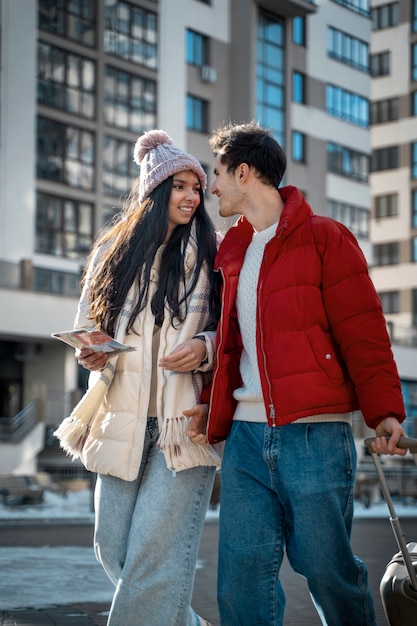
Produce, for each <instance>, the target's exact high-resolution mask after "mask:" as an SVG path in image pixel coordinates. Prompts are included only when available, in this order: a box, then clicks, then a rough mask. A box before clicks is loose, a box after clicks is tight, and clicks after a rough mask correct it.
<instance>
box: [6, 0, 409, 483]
mask: <svg viewBox="0 0 417 626" xmlns="http://www.w3.org/2000/svg"><path fill="white" fill-rule="evenodd" d="M370 15H371V13H370V6H369V2H368V0H350V1H347V0H346V1H343V0H338V1H337V2H336V1H331V0H322V1H321V2H317V3H312V2H309V1H307V0H279V1H278V0H257V1H255V0H82V1H81V0H78V1H77V0H38V1H36V2H35V1H34V0H0V31H1V32H0V34H1V37H0V41H1V44H0V45H1V48H0V55H1V58H0V215H1V223H2V227H1V229H0V303H1V306H0V473H5V472H15V473H23V472H33V471H36V469H38V468H40V469H50V468H51V463H54V464H55V465H56V464H57V463H58V461H59V452H58V451H57V449H56V442H55V441H54V438H53V437H52V435H51V433H52V431H53V430H54V428H55V427H56V425H57V424H59V423H60V421H61V420H62V419H63V418H64V417H65V416H67V415H68V414H69V412H70V411H71V408H72V407H73V406H74V404H75V402H76V400H77V398H78V397H79V396H80V394H81V393H82V391H83V389H84V388H85V385H86V371H85V370H83V369H82V368H80V367H79V366H78V365H77V364H76V362H75V359H74V356H73V350H72V349H71V348H68V347H67V346H65V345H64V344H62V343H60V342H59V341H57V340H54V339H52V338H51V333H52V332H55V331H58V330H64V329H69V328H71V327H72V323H73V318H74V314H75V310H76V305H77V299H78V295H79V282H80V276H81V272H82V268H83V265H84V263H85V259H86V255H87V253H88V250H89V248H90V246H91V243H92V241H93V239H94V236H95V234H96V233H97V231H98V230H99V229H100V228H101V227H102V226H103V225H104V224H105V223H106V221H107V220H108V219H109V218H111V216H112V215H114V213H115V212H117V211H118V210H119V209H120V207H121V205H122V202H123V198H124V197H125V195H126V194H127V192H128V191H129V189H130V186H131V182H132V180H133V179H134V177H135V176H136V175H137V173H138V170H137V166H136V165H135V164H134V162H133V159H132V150H133V145H134V143H135V141H136V139H137V136H138V135H139V134H141V133H142V132H144V131H146V130H149V129H151V128H155V127H158V128H163V129H164V130H167V132H168V133H169V134H170V135H171V136H172V137H173V139H174V141H175V143H176V145H178V146H180V147H182V148H184V149H186V150H188V151H190V152H192V153H193V154H195V155H196V156H197V157H198V158H199V159H200V161H201V162H202V163H203V165H204V166H205V167H206V169H207V172H208V177H209V181H210V178H211V162H212V155H211V152H210V149H209V146H208V143H207V136H208V134H209V133H210V131H211V129H212V128H214V127H216V126H217V125H218V124H221V123H223V122H227V121H229V120H233V121H237V122H240V121H247V120H250V119H258V120H260V121H261V122H262V123H263V124H265V125H267V126H269V127H270V128H271V129H272V130H273V132H274V133H275V135H276V137H277V139H278V140H279V141H280V142H281V143H282V144H283V146H284V148H285V150H286V153H287V155H288V170H287V174H286V180H285V182H288V183H291V184H295V185H297V186H299V187H300V188H301V189H302V190H303V191H304V192H305V194H306V196H307V199H308V200H309V201H310V203H311V204H312V206H313V208H314V210H315V211H316V212H318V213H322V214H328V215H330V216H332V217H335V218H336V219H338V220H340V221H343V222H344V223H345V224H346V225H347V226H348V227H349V228H351V229H352V231H353V232H354V233H355V235H356V236H357V237H358V240H359V242H360V245H361V246H362V248H363V250H364V252H365V254H366V256H367V257H368V258H369V259H371V258H372V247H371V240H370V223H371V222H370V216H371V206H372V201H371V188H370V186H369V162H370V154H371V133H370V131H369V119H368V111H369V106H368V105H369V99H370V94H371V77H370V67H369V46H370V38H371V20H370ZM207 205H208V207H209V210H210V212H211V214H212V216H213V219H214V220H215V221H216V223H217V225H218V227H219V228H220V229H225V228H227V227H228V225H229V224H228V223H226V222H224V221H222V220H221V219H220V218H219V217H218V215H217V209H216V201H215V199H212V198H210V197H207ZM400 369H401V368H400ZM408 374H409V371H408V370H407V377H408ZM407 377H406V378H407ZM413 380H417V373H415V374H414V379H413V378H411V381H413ZM407 381H408V378H407ZM362 434H363V431H362V430H360V431H359V432H358V436H362ZM61 456H62V455H61ZM51 457H53V460H51ZM71 467H72V468H73V469H74V471H78V470H77V465H72V466H71Z"/></svg>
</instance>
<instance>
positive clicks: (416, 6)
mask: <svg viewBox="0 0 417 626" xmlns="http://www.w3.org/2000/svg"><path fill="white" fill-rule="evenodd" d="M412 11H413V20H412V29H413V33H416V32H417V0H413V8H412Z"/></svg>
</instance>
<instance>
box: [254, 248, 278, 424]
mask: <svg viewBox="0 0 417 626" xmlns="http://www.w3.org/2000/svg"><path fill="white" fill-rule="evenodd" d="M267 258H268V252H265V256H264V259H263V261H262V265H264V262H265V261H266V260H267ZM262 286H263V280H262V282H261V283H260V284H259V289H258V298H257V299H258V312H259V334H260V348H261V352H262V358H263V373H264V376H265V379H266V382H267V384H268V391H269V402H268V403H267V402H265V405H267V406H268V407H269V419H270V420H271V426H272V428H275V427H276V425H277V424H276V421H275V406H274V403H273V401H272V385H271V381H270V378H269V376H268V372H267V369H266V354H265V351H264V349H263V344H264V341H263V339H264V335H263V330H262V320H261V314H262V309H261V291H262ZM264 401H265V400H264Z"/></svg>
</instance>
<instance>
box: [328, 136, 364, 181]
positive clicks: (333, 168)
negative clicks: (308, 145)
mask: <svg viewBox="0 0 417 626" xmlns="http://www.w3.org/2000/svg"><path fill="white" fill-rule="evenodd" d="M368 170H369V157H368V155H367V154H364V153H363V152H357V151H356V150H352V148H347V147H345V146H341V145H339V144H335V143H331V142H328V143H327V171H328V172H333V173H334V174H338V175H339V176H347V177H348V178H353V179H354V180H357V181H359V182H361V183H366V182H368Z"/></svg>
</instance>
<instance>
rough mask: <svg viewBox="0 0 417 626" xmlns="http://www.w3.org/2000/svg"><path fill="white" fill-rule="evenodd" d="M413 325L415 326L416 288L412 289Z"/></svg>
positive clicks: (416, 316)
mask: <svg viewBox="0 0 417 626" xmlns="http://www.w3.org/2000/svg"><path fill="white" fill-rule="evenodd" d="M413 326H416V327H417V289H413Z"/></svg>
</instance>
